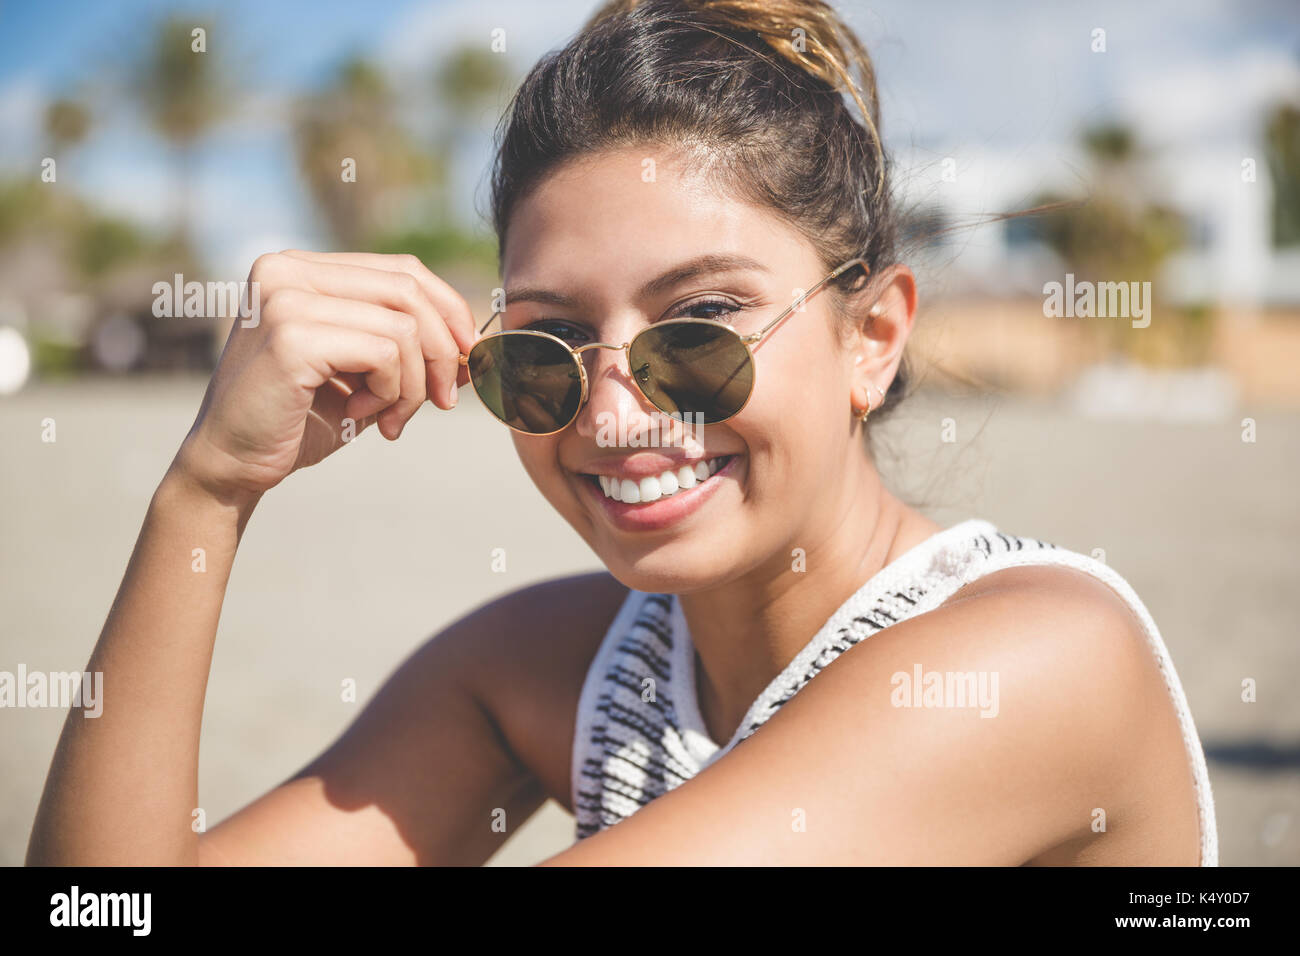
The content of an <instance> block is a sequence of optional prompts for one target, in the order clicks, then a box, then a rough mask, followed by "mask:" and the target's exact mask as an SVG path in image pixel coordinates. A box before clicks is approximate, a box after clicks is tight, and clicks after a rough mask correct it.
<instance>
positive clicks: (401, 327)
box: [263, 289, 427, 438]
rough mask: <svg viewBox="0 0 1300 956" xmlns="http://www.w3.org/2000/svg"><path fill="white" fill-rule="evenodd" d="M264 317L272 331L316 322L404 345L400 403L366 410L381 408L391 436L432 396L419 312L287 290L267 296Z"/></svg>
mask: <svg viewBox="0 0 1300 956" xmlns="http://www.w3.org/2000/svg"><path fill="white" fill-rule="evenodd" d="M263 312H264V315H265V316H266V318H267V321H268V323H269V324H270V325H271V327H272V329H274V328H275V326H276V325H277V324H278V323H281V322H283V321H286V320H289V321H304V320H305V321H310V322H312V323H319V324H325V325H336V326H344V327H348V328H355V329H359V330H360V331H363V332H368V333H370V334H371V335H378V336H382V337H384V338H388V339H391V340H392V341H393V343H394V344H395V345H396V346H397V348H398V353H399V355H400V359H401V362H400V365H401V370H402V374H401V380H400V383H399V388H398V396H397V400H396V401H390V402H388V403H387V405H385V406H383V407H382V411H381V409H380V408H374V409H371V410H370V411H369V412H367V413H366V414H371V413H373V412H380V415H379V421H378V424H379V430H380V432H381V433H382V434H383V435H384V436H385V437H391V438H396V437H397V436H398V435H400V434H401V432H402V429H403V428H404V427H405V425H406V422H407V421H408V420H410V418H411V416H412V415H414V414H415V413H416V412H417V411H419V408H420V406H421V405H422V404H423V403H424V400H425V398H426V397H427V393H426V390H425V389H426V379H425V366H424V359H423V356H422V354H421V350H420V333H419V323H418V322H417V320H416V319H415V317H414V316H412V315H409V314H408V313H406V312H399V311H397V310H395V309H388V308H385V307H383V306H380V305H375V304H374V303H372V302H363V301H359V300H356V299H340V298H336V297H334V296H329V295H323V294H321V293H319V292H308V291H306V290H305V289H281V290H278V291H276V292H274V293H272V295H271V296H270V298H269V299H268V300H267V304H266V307H265V309H264V310H263Z"/></svg>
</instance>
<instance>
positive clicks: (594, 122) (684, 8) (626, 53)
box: [492, 0, 907, 421]
mask: <svg viewBox="0 0 1300 956" xmlns="http://www.w3.org/2000/svg"><path fill="white" fill-rule="evenodd" d="M879 130H880V104H879V100H878V97H877V93H876V83H875V74H874V71H873V69H872V65H871V59H870V57H869V56H868V55H867V52H866V50H865V48H864V47H863V46H862V43H861V42H860V41H859V40H858V38H857V36H856V35H855V34H854V33H853V31H852V30H851V29H850V28H849V27H848V26H847V25H845V24H844V22H843V21H842V20H841V19H840V17H839V15H838V14H837V13H836V12H835V11H834V9H832V8H831V7H830V6H829V5H828V4H827V3H825V2H823V0H611V2H609V3H606V4H605V5H604V6H603V7H601V8H600V9H599V10H598V11H597V12H596V13H595V14H594V15H593V16H592V17H591V19H590V20H589V21H588V22H587V24H586V26H585V27H584V28H583V29H582V31H581V32H579V33H578V35H577V36H575V37H574V39H573V40H572V41H570V42H569V44H568V45H567V46H565V47H564V48H563V49H561V50H558V51H555V52H552V53H549V54H547V55H546V56H545V57H543V58H542V59H541V60H540V61H539V62H538V63H537V65H536V66H534V67H533V69H532V70H531V71H530V72H529V74H528V75H527V77H526V78H525V79H524V81H523V83H522V84H521V86H520V87H519V89H518V90H517V91H516V93H515V95H514V98H513V100H512V102H511V104H510V107H509V108H508V109H507V111H506V114H505V116H504V117H503V118H502V122H501V126H500V127H499V128H498V133H497V155H496V162H495V165H494V168H493V172H492V219H493V225H494V227H495V229H496V233H497V248H498V253H499V254H500V255H502V256H504V252H505V247H506V237H507V232H508V227H509V224H510V216H511V213H512V212H513V210H514V209H515V208H516V206H517V205H518V203H519V202H520V201H521V200H522V199H523V198H524V197H525V196H527V195H528V193H529V192H530V190H532V189H533V188H534V187H536V186H537V185H538V184H539V183H540V182H541V181H542V180H543V179H544V178H545V177H546V176H547V175H548V174H549V173H551V172H553V171H555V170H556V169H557V168H558V167H559V166H560V165H561V164H563V163H565V162H566V161H568V160H571V159H573V158H575V157H578V156H581V155H584V154H590V153H593V152H598V151H601V150H605V149H613V148H620V147H625V146H630V145H634V144H643V143H650V144H663V145H665V146H668V147H670V148H673V149H676V150H687V151H691V152H692V153H694V154H697V155H699V156H700V157H701V158H702V159H704V160H706V162H705V163H704V164H703V165H704V167H705V169H706V170H707V173H708V175H709V176H710V177H712V178H713V180H714V181H715V182H716V183H717V185H718V186H719V187H720V188H721V189H723V190H724V191H727V192H728V194H730V195H735V196H738V197H740V198H742V199H743V200H745V201H749V202H752V203H754V204H756V205H761V206H763V207H766V208H769V209H771V210H772V211H773V212H774V213H776V214H777V215H778V216H780V217H781V218H782V219H784V220H785V221H787V222H788V223H790V225H791V226H792V227H794V228H795V229H797V230H798V231H799V232H800V233H801V234H803V235H804V236H805V237H806V238H807V239H808V241H809V242H810V243H811V244H812V245H813V247H814V248H815V249H816V251H817V254H818V256H820V258H821V259H822V261H823V263H824V264H825V267H826V271H827V272H829V271H830V270H831V269H833V268H834V267H835V266H837V265H839V264H840V263H841V262H844V261H845V260H847V259H852V258H855V257H861V258H863V259H865V260H866V261H867V263H868V265H869V266H870V268H871V272H872V274H873V275H878V274H879V273H880V271H881V269H883V268H884V267H886V266H888V265H890V264H892V263H893V262H894V261H895V256H896V251H897V250H896V245H897V242H898V222H899V220H898V216H897V213H896V211H895V204H894V202H893V199H892V197H891V194H890V177H889V170H890V163H889V159H888V156H887V154H886V152H885V149H884V146H883V143H882V141H881V137H880V132H879ZM860 281H861V273H860V270H852V271H851V272H850V273H848V274H846V275H845V277H844V284H843V285H842V286H841V287H840V289H841V291H844V290H845V289H847V288H848V287H849V286H851V285H852V284H853V283H855V282H860ZM833 298H834V297H833ZM837 305H839V306H842V305H843V300H842V299H841V300H839V301H838V302H837ZM906 388H907V374H906V369H905V367H900V369H899V373H898V375H897V376H896V377H895V379H894V381H893V382H892V383H891V385H890V387H889V389H888V393H887V396H886V400H885V402H884V403H882V406H880V408H878V409H877V410H876V411H875V412H874V413H873V416H872V419H873V421H875V420H878V415H879V413H880V412H883V411H885V410H886V409H888V408H892V407H893V406H894V405H895V404H896V403H897V402H898V400H899V399H900V398H901V396H902V395H903V393H904V391H905V390H906Z"/></svg>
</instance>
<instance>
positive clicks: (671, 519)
mask: <svg viewBox="0 0 1300 956" xmlns="http://www.w3.org/2000/svg"><path fill="white" fill-rule="evenodd" d="M743 457H744V456H743V455H732V456H731V459H730V460H729V461H728V462H727V463H726V464H725V465H723V466H722V467H721V468H719V469H718V470H717V471H716V472H714V474H713V475H711V476H710V477H709V478H708V479H707V480H706V481H704V482H702V483H700V484H698V485H696V486H695V487H694V488H687V489H686V490H685V491H677V492H675V493H673V494H671V495H669V496H667V497H666V498H660V499H659V500H658V501H652V502H650V504H648V505H641V504H629V503H628V502H626V501H615V500H614V499H613V498H608V497H606V496H605V492H604V491H603V490H601V487H600V485H598V484H596V483H595V482H594V481H591V480H590V479H588V478H584V477H582V476H579V477H578V482H579V484H581V485H583V486H584V487H585V488H586V489H587V494H589V495H591V496H592V497H593V498H595V499H596V504H597V506H598V507H600V508H601V509H602V510H603V511H604V513H605V516H606V517H607V518H608V519H609V521H610V523H611V524H612V525H614V527H616V528H618V529H619V530H620V531H659V530H661V529H663V528H668V527H671V526H673V525H675V524H677V523H678V522H680V521H683V520H685V519H686V518H687V517H688V516H690V515H692V514H694V513H695V512H697V511H699V510H700V508H702V507H704V503H705V502H706V501H708V500H709V499H710V498H712V497H713V496H714V495H716V494H717V493H718V491H719V490H721V488H722V487H723V485H725V484H728V483H729V482H730V481H732V480H734V478H735V476H736V473H737V471H738V469H739V463H740V461H741V459H742V458H743Z"/></svg>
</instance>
